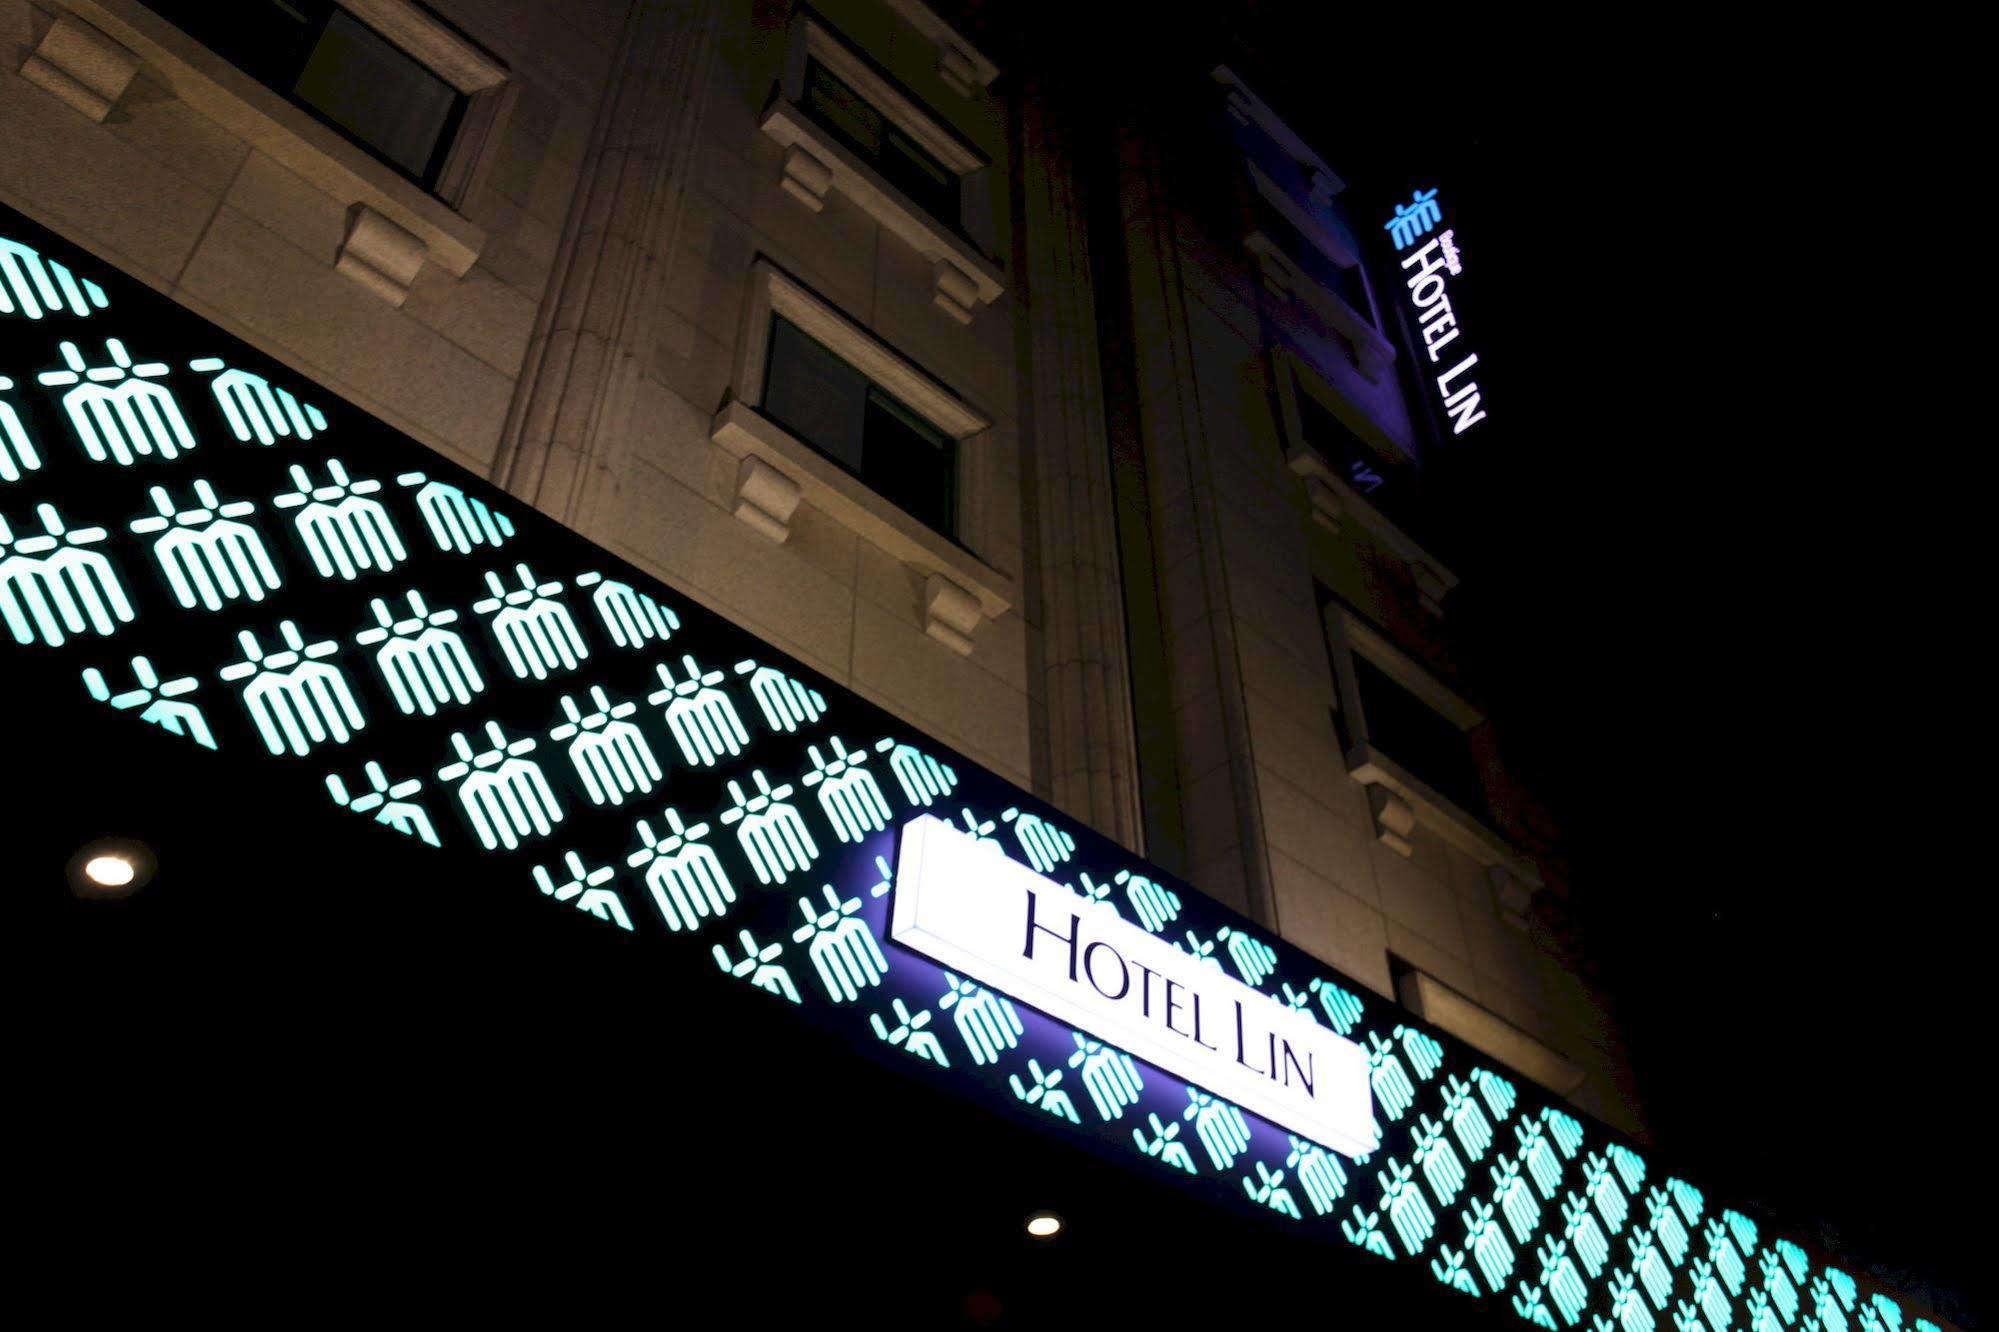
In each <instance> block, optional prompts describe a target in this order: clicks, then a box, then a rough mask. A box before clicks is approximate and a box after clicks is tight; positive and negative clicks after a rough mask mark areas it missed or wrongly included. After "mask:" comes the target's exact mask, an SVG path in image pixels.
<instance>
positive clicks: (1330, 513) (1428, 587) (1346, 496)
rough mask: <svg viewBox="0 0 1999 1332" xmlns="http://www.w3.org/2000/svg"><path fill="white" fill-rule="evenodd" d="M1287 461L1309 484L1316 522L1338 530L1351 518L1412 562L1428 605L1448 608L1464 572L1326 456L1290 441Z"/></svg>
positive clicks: (1397, 554) (1433, 608)
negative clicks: (1374, 500) (1368, 495)
mask: <svg viewBox="0 0 1999 1332" xmlns="http://www.w3.org/2000/svg"><path fill="white" fill-rule="evenodd" d="M1284 463H1285V466H1287V467H1289V468H1290V469H1291V471H1292V473H1293V474H1294V475H1296V476H1297V477H1299V479H1301V480H1302V481H1303V482H1304V483H1305V493H1306V496H1307V498H1308V499H1310V501H1311V503H1312V518H1313V520H1314V521H1315V522H1317V523H1318V524H1319V525H1320V526H1321V527H1324V528H1326V529H1327V530H1329V531H1334V532H1337V531H1338V530H1339V525H1340V522H1341V520H1343V519H1346V518H1351V519H1353V520H1354V521H1355V522H1357V523H1359V524H1360V525H1361V526H1362V527H1364V528H1366V529H1367V530H1368V531H1370V532H1372V533H1373V534H1374V535H1375V536H1376V537H1378V538H1380V540H1381V543H1382V544H1383V545H1384V546H1387V547H1388V549H1389V550H1390V551H1392V552H1394V554H1395V556H1396V557H1397V558H1398V559H1400V560H1402V561H1404V562H1405V563H1407V564H1408V566H1409V568H1410V570H1411V571H1412V572H1413V573H1414V575H1415V578H1416V586H1417V589H1418V591H1419V592H1420V593H1421V594H1422V597H1423V600H1424V601H1425V603H1426V606H1427V608H1429V609H1431V610H1433V611H1435V612H1436V613H1438V614H1441V613H1442V611H1441V607H1442V604H1443V600H1444V597H1445V596H1446V595H1448V594H1449V593H1450V591H1451V589H1452V588H1454V587H1456V586H1457V585H1458V576H1457V575H1456V574H1454V573H1452V572H1451V571H1450V569H1448V568H1446V567H1445V565H1444V562H1443V561H1442V560H1440V559H1438V558H1437V557H1436V556H1434V555H1432V554H1430V552H1429V551H1427V550H1425V549H1423V547H1422V546H1420V545H1418V544H1417V543H1416V541H1415V539H1414V538H1413V537H1411V536H1410V535H1409V534H1408V533H1407V532H1404V531H1403V530H1402V529H1401V528H1400V527H1397V526H1396V525H1395V524H1394V522H1392V521H1391V520H1390V519H1389V518H1388V516H1387V515H1386V514H1384V513H1382V512H1381V510H1379V509H1377V508H1375V507H1374V506H1373V505H1372V504H1369V503H1368V502H1367V499H1366V497H1364V496H1363V495H1362V494H1361V493H1360V492H1359V491H1358V490H1355V489H1354V488H1353V486H1351V485H1350V484H1348V482H1347V479H1346V478H1345V477H1343V476H1341V475H1340V474H1339V473H1338V472H1337V471H1335V470H1334V469H1333V468H1331V467H1329V466H1327V464H1326V460H1325V459H1324V458H1322V457H1320V456H1319V454H1318V453H1317V452H1316V451H1314V450H1312V449H1310V448H1306V447H1303V446H1301V445H1296V444H1293V445H1289V446H1287V447H1286V448H1285V450H1284Z"/></svg>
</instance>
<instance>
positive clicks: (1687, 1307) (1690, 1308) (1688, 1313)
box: [1673, 1300, 1845, 1332]
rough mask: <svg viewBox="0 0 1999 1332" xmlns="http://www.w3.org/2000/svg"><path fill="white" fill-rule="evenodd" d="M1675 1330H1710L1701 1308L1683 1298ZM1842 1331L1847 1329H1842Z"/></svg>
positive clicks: (1676, 1308) (1676, 1311)
mask: <svg viewBox="0 0 1999 1332" xmlns="http://www.w3.org/2000/svg"><path fill="white" fill-rule="evenodd" d="M1673 1332H1709V1329H1708V1328H1707V1327H1706V1326H1704V1325H1703V1324H1702V1323H1701V1311H1700V1309H1699V1308H1698V1307H1696V1306H1695V1305H1694V1304H1692V1303H1691V1302H1689V1301H1687V1300H1681V1301H1680V1302H1679V1303H1678V1304H1676V1305H1674V1306H1673ZM1824 1332H1832V1329H1830V1328H1827V1329H1824ZM1841 1332H1845V1330H1844V1329H1841Z"/></svg>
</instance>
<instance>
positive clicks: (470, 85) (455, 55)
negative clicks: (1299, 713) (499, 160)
mask: <svg viewBox="0 0 1999 1332" xmlns="http://www.w3.org/2000/svg"><path fill="white" fill-rule="evenodd" d="M340 7H341V8H342V9H345V10H348V11H350V12H351V13H352V14H353V15H354V17H356V18H358V19H360V20H361V21H362V22H363V23H365V24H367V25H368V26H369V27H371V28H373V29H374V30H375V31H376V32H379V33H381V34H382V36H384V37H386V38H388V39H389V41H390V42H392V43H393V44H394V45H395V46H396V48H397V49H398V50H400V51H402V52H403V53H404V54H406V55H408V56H409V57H410V58H411V59H413V60H416V61H419V62H420V63H422V64H423V65H425V66H426V67H428V68H429V69H430V70H431V71H432V72H433V73H435V74H436V75H437V76H438V77H439V78H441V79H443V80H444V81H445V82H446V83H448V84H450V85H451V86H452V87H454V88H456V89H458V91H459V92H462V93H465V94H466V95H468V96H471V95H474V94H477V93H482V92H484V91H486V90H487V89H488V88H497V87H499V86H500V85H501V84H502V83H505V82H506V81H507V67H506V66H505V65H502V64H501V63H500V62H499V61H497V60H495V59H493V58H492V57H491V56H490V55H488V54H486V52H484V51H482V50H480V49H479V48H478V47H476V46H474V45H473V44H472V43H471V42H468V41H466V40H465V39H464V38H463V37H461V36H459V35H458V33H456V32H454V31H453V30H452V29H451V28H450V27H448V26H447V25H445V24H444V23H441V22H439V21H438V19H437V18H436V16H435V15H433V14H432V13H431V12H430V11H429V10H428V9H425V8H424V7H423V6H421V5H416V4H411V3H410V0H341V4H340Z"/></svg>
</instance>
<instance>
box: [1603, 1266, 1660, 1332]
mask: <svg viewBox="0 0 1999 1332" xmlns="http://www.w3.org/2000/svg"><path fill="white" fill-rule="evenodd" d="M1610 1313H1611V1317H1613V1318H1615V1319H1616V1320H1617V1326H1618V1327H1619V1328H1621V1329H1622V1330H1623V1332H1652V1330H1653V1328H1654V1327H1656V1326H1657V1324H1656V1323H1655V1322H1654V1321H1653V1318H1652V1311H1651V1310H1650V1309H1647V1308H1646V1307H1645V1301H1644V1299H1642V1298H1641V1297H1640V1296H1639V1294H1638V1287H1637V1285H1636V1283H1635V1282H1634V1281H1633V1280H1632V1276H1631V1274H1630V1273H1629V1272H1618V1273H1616V1274H1614V1275H1613V1276H1612V1277H1611V1278H1610Z"/></svg>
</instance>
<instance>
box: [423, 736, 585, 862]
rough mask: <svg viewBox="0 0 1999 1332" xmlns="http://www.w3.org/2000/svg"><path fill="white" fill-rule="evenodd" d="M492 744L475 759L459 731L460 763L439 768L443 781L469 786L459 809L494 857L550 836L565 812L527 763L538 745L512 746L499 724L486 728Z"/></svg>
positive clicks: (454, 743)
mask: <svg viewBox="0 0 1999 1332" xmlns="http://www.w3.org/2000/svg"><path fill="white" fill-rule="evenodd" d="M486 738H487V740H488V741H489V742H490V743H491V746H492V747H491V748H489V749H482V750H480V751H479V752H478V753H476V754H475V753H473V752H472V743H471V741H469V740H467V739H466V738H465V732H463V731H453V732H452V733H451V747H452V749H453V750H454V751H456V752H457V754H458V759H457V761H456V762H454V763H447V764H445V765H444V766H443V767H441V768H439V769H438V770H437V779H438V780H439V781H441V782H462V783H463V784H462V785H461V786H460V787H459V788H458V803H459V804H460V805H462V806H463V807H464V809H465V817H466V818H467V819H469V820H470V821H471V823H472V831H474V832H475V833H477V834H479V844H480V845H481V846H483V847H485V848H486V849H487V850H488V851H493V850H497V849H498V848H500V847H502V846H504V847H506V849H507V850H509V851H512V850H513V849H514V848H515V847H517V846H519V845H520V844H521V843H522V842H524V841H526V840H527V839H528V838H529V837H546V836H548V834H549V833H550V832H551V831H552V830H553V829H554V828H555V825H556V824H558V823H560V822H562V806H560V805H558V804H556V803H555V792H554V791H552V790H551V789H549V785H548V778H546V777H544V776H543V775H542V772H541V768H540V766H539V765H538V764H536V763H534V762H532V761H531V760H529V759H528V758H527V757H526V756H527V755H529V754H532V753H533V752H534V747H535V742H534V740H533V739H532V738H523V739H520V740H515V741H513V742H511V743H509V742H508V740H507V737H506V733H505V732H504V731H502V730H501V729H500V724H499V723H498V722H496V721H489V722H487V723H486Z"/></svg>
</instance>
